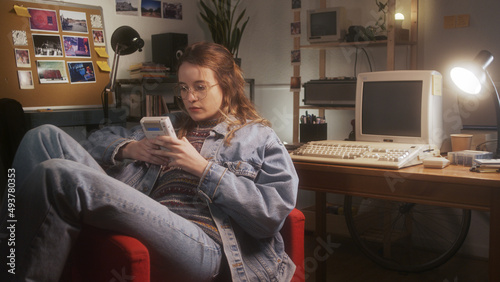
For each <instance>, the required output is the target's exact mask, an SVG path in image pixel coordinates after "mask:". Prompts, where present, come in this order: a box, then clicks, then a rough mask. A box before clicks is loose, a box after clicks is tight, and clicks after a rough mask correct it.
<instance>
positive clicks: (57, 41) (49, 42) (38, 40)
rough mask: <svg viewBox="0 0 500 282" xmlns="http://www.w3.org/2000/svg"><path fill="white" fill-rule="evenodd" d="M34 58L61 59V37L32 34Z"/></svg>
mask: <svg viewBox="0 0 500 282" xmlns="http://www.w3.org/2000/svg"><path fill="white" fill-rule="evenodd" d="M33 47H34V49H35V57H62V56H63V49H62V45H61V37H60V36H59V35H51V34H33Z"/></svg>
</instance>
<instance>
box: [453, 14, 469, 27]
mask: <svg viewBox="0 0 500 282" xmlns="http://www.w3.org/2000/svg"><path fill="white" fill-rule="evenodd" d="M469 24H470V15H469V14H464V15H457V24H456V25H457V27H468V26H469Z"/></svg>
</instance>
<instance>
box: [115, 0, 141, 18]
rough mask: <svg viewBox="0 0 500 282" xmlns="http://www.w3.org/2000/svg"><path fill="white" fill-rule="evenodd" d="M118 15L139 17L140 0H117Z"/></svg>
mask: <svg viewBox="0 0 500 282" xmlns="http://www.w3.org/2000/svg"><path fill="white" fill-rule="evenodd" d="M115 1H116V14H118V15H127V16H138V15H139V0H115Z"/></svg>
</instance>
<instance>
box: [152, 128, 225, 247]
mask: <svg viewBox="0 0 500 282" xmlns="http://www.w3.org/2000/svg"><path fill="white" fill-rule="evenodd" d="M216 124H217V121H208V122H204V123H199V124H198V127H197V128H195V129H194V130H192V131H190V132H189V133H188V134H187V136H186V138H187V139H188V140H189V142H190V143H191V144H192V145H193V147H195V148H196V150H198V152H200V150H201V147H202V146H203V142H204V141H205V139H206V138H207V137H208V135H209V134H210V131H211V130H212V128H213V127H214V126H215V125H216ZM199 182H200V178H199V177H196V176H194V175H192V174H190V173H188V172H186V171H183V170H181V169H174V168H170V167H163V168H162V172H161V174H160V177H159V179H158V181H157V182H156V184H155V187H154V188H153V191H152V192H151V197H152V198H153V199H155V200H156V201H158V202H160V203H161V204H163V205H165V206H166V207H168V208H169V209H170V210H171V211H172V212H174V213H176V214H178V215H180V216H182V217H184V218H186V219H188V220H190V221H191V222H193V223H194V224H196V225H198V226H199V227H200V228H201V229H202V230H203V231H204V232H205V233H206V234H207V235H208V236H210V238H212V239H213V240H214V241H215V242H217V243H219V245H221V246H222V240H221V238H220V235H219V232H218V230H217V226H216V225H215V222H214V221H213V219H212V216H211V214H210V211H209V209H208V206H207V204H206V202H205V201H204V200H203V199H202V198H200V197H198V194H197V187H198V183H199Z"/></svg>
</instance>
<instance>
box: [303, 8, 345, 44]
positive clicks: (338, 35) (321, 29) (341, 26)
mask: <svg viewBox="0 0 500 282" xmlns="http://www.w3.org/2000/svg"><path fill="white" fill-rule="evenodd" d="M345 32H346V23H345V9H344V8H343V7H334V8H321V9H315V10H307V40H308V41H309V43H322V42H334V41H343V40H344V37H345Z"/></svg>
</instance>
